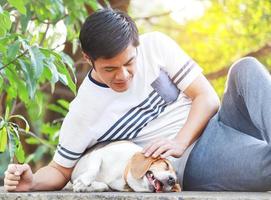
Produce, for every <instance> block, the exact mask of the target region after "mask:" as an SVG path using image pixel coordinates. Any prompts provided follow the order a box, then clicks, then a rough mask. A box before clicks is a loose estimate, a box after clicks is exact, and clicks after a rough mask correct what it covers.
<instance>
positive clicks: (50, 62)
mask: <svg viewBox="0 0 271 200" xmlns="http://www.w3.org/2000/svg"><path fill="white" fill-rule="evenodd" d="M46 63H47V67H48V68H49V69H50V72H51V75H52V76H51V80H50V82H51V83H52V84H55V83H56V82H57V81H58V80H59V76H58V71H57V67H56V66H55V64H54V57H53V56H51V57H50V59H48V60H47V62H46Z"/></svg>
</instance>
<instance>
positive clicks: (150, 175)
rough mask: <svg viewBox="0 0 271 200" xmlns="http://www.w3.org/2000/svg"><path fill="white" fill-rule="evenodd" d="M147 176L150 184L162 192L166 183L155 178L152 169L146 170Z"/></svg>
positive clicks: (156, 190)
mask: <svg viewBox="0 0 271 200" xmlns="http://www.w3.org/2000/svg"><path fill="white" fill-rule="evenodd" d="M146 177H147V179H148V181H149V183H150V185H152V186H153V188H154V190H155V192H162V189H163V186H164V184H163V183H162V182H161V181H159V180H158V179H157V178H155V177H154V175H153V173H152V172H151V171H147V172H146Z"/></svg>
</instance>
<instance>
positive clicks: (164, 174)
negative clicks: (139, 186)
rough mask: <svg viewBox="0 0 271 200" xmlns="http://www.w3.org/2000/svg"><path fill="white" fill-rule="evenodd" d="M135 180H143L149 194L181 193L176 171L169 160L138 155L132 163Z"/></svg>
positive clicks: (131, 170) (133, 158) (131, 167)
mask: <svg viewBox="0 0 271 200" xmlns="http://www.w3.org/2000/svg"><path fill="white" fill-rule="evenodd" d="M130 172H131V175H132V177H133V178H135V179H137V180H139V179H141V180H143V183H144V185H145V186H147V189H148V191H149V192H180V191H181V187H180V185H179V184H178V183H177V176H176V173H175V170H174V168H173V166H172V164H171V163H170V161H168V160H167V159H162V158H152V157H145V156H144V154H142V153H136V154H135V155H134V156H133V157H132V159H131V163H130Z"/></svg>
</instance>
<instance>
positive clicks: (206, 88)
mask: <svg viewBox="0 0 271 200" xmlns="http://www.w3.org/2000/svg"><path fill="white" fill-rule="evenodd" d="M184 93H185V94H186V95H187V96H188V97H190V98H191V99H192V106H191V109H190V112H189V115H188V119H187V121H186V122H185V124H184V126H183V128H182V129H181V130H180V132H179V133H178V135H177V136H176V138H175V139H174V140H166V139H165V138H161V139H158V140H156V141H153V142H151V143H149V144H148V145H147V146H146V147H145V148H144V149H143V153H145V156H153V157H157V156H159V155H161V156H162V157H168V156H173V157H181V156H182V154H183V153H184V151H185V150H186V149H187V147H188V146H189V145H191V144H192V143H193V142H194V141H195V140H196V139H197V138H198V137H199V136H200V135H201V133H202V131H203V129H204V128H205V126H206V125H207V123H208V121H209V120H210V118H211V117H212V116H213V115H214V114H215V113H216V112H217V110H218V107H219V98H218V96H217V94H216V92H215V91H214V89H213V87H212V86H211V85H210V83H209V82H208V81H207V79H206V78H205V77H204V76H203V75H202V74H200V75H199V76H198V77H197V78H196V79H195V80H194V81H193V82H192V83H191V84H190V85H189V86H188V88H187V89H186V90H185V91H184Z"/></svg>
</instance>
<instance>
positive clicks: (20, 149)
mask: <svg viewBox="0 0 271 200" xmlns="http://www.w3.org/2000/svg"><path fill="white" fill-rule="evenodd" d="M15 156H16V158H17V160H18V162H19V163H24V161H25V153H24V150H23V146H22V144H21V142H19V144H18V145H17V148H16V151H15Z"/></svg>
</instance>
